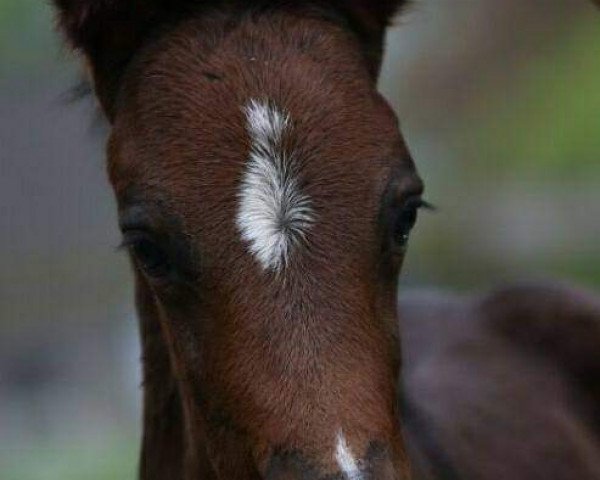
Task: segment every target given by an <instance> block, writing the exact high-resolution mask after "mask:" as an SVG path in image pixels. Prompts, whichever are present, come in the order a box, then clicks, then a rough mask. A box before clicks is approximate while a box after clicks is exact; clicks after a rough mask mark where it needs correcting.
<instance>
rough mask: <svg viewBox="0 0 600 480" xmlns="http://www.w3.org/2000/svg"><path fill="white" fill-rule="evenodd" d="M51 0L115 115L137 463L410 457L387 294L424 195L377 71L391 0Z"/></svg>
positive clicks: (362, 468)
mask: <svg viewBox="0 0 600 480" xmlns="http://www.w3.org/2000/svg"><path fill="white" fill-rule="evenodd" d="M55 4H56V6H57V7H58V12H59V21H60V25H61V28H62V29H63V31H64V32H66V35H67V38H68V39H69V40H70V42H71V44H72V46H73V47H74V48H75V49H77V50H78V51H79V52H81V53H82V54H83V56H84V59H85V62H86V64H87V66H88V68H89V71H90V75H91V78H92V81H93V85H94V90H95V94H96V97H97V98H98V101H99V104H100V106H101V108H102V110H103V112H104V113H105V116H106V118H107V120H108V122H109V123H110V138H109V140H108V145H107V170H108V176H109V179H110V182H111V184H112V187H113V190H114V192H115V195H116V199H117V205H118V214H119V224H120V229H121V231H122V234H123V245H124V247H125V248H127V249H128V251H129V252H130V253H131V258H132V265H133V270H134V276H135V283H136V297H137V305H138V310H139V318H140V331H141V338H142V351H143V353H142V355H143V384H144V413H143V416H144V433H143V441H142V442H143V445H142V453H141V468H140V469H141V473H140V475H141V478H143V479H145V480H151V479H161V480H164V479H176V478H186V479H199V478H201V479H217V478H218V479H237V480H243V479H258V478H264V479H274V480H283V479H292V478H294V479H300V478H310V479H336V478H339V479H341V478H353V479H359V478H360V479H367V478H377V479H381V480H383V479H387V480H392V479H400V478H407V477H408V469H409V467H408V459H407V457H406V448H405V445H404V440H403V438H402V431H401V428H400V419H399V415H398V406H397V402H396V393H397V390H398V378H399V366H400V348H399V342H398V334H397V329H396V323H397V322H396V311H395V310H396V305H395V299H396V285H397V277H398V271H399V268H400V265H401V263H402V258H403V256H404V252H405V248H406V245H407V242H408V239H409V234H410V231H411V229H412V227H413V225H414V223H415V220H416V217H417V211H418V210H419V208H421V207H423V206H425V205H426V203H425V202H424V200H423V198H422V194H423V183H422V181H421V179H420V178H419V176H418V174H417V171H416V168H415V166H414V163H413V160H412V158H411V156H410V154H409V151H408V149H407V147H406V145H405V143H404V141H403V139H402V136H401V134H400V131H399V127H398V122H397V119H396V116H395V114H394V112H393V111H392V109H391V108H390V107H389V105H388V104H387V103H386V101H385V100H384V99H383V97H382V96H381V95H380V94H379V93H378V91H377V88H376V81H377V76H378V72H379V69H380V64H381V56H382V52H383V37H384V34H385V30H386V27H387V25H388V23H389V21H390V20H391V18H392V15H393V14H394V13H396V11H398V10H399V9H400V8H401V7H402V6H403V4H404V2H403V1H400V0H395V1H377V2H371V1H366V0H354V1H347V0H331V1H318V2H316V1H297V2H290V1H240V0H231V1H216V0H215V1H191V0H179V1H177V0H175V1H171V2H164V1H162V0H147V1H144V2H141V1H135V0H120V1H117V0H56V1H55Z"/></svg>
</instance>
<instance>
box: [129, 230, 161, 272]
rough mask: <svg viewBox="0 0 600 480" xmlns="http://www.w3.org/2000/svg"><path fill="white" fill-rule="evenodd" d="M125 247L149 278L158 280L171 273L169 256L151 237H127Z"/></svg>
mask: <svg viewBox="0 0 600 480" xmlns="http://www.w3.org/2000/svg"><path fill="white" fill-rule="evenodd" d="M124 245H125V246H126V247H127V248H129V251H130V252H131V254H132V255H133V257H134V259H135V261H136V262H137V263H138V264H139V266H140V267H141V268H142V270H144V272H145V273H146V274H147V275H148V276H150V277H153V278H158V277H164V276H165V275H166V274H168V273H169V271H170V268H171V267H170V262H169V256H168V255H167V253H166V251H165V250H164V249H163V248H162V247H161V246H160V245H159V244H158V242H156V240H154V239H153V238H152V237H150V236H149V235H147V234H144V233H133V234H130V235H125V241H124Z"/></svg>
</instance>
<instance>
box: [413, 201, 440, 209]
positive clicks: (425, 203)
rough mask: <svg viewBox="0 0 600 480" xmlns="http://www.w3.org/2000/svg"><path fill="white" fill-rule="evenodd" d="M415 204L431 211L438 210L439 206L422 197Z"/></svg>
mask: <svg viewBox="0 0 600 480" xmlns="http://www.w3.org/2000/svg"><path fill="white" fill-rule="evenodd" d="M415 206H416V207H417V208H419V209H422V210H427V211H429V212H437V211H438V207H437V206H435V205H434V204H433V203H430V202H428V201H427V200H423V199H422V198H420V199H419V201H418V203H417V204H416V205H415Z"/></svg>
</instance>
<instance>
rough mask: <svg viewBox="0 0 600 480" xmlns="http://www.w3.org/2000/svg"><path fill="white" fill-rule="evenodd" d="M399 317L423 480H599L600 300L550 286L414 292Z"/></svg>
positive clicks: (408, 426)
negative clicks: (470, 292) (469, 292)
mask: <svg viewBox="0 0 600 480" xmlns="http://www.w3.org/2000/svg"><path fill="white" fill-rule="evenodd" d="M398 308H399V317H400V323H401V331H402V347H403V379H402V388H401V392H402V395H401V398H400V405H401V406H402V418H403V425H404V429H405V437H406V439H407V445H408V450H409V457H410V459H411V461H412V467H413V471H414V474H415V478H418V479H419V480H455V479H470V480H501V479H510V480H531V479H537V478H544V479H547V480H565V479H575V478H577V479H580V480H592V479H597V478H600V355H599V354H598V346H599V345H600V298H598V296H597V295H596V294H594V293H592V292H589V291H586V290H584V289H582V288H580V287H573V286H569V285H564V284H559V283H551V282H541V283H540V282H535V283H522V284H517V285H507V286H504V287H498V288H496V289H494V290H493V291H490V292H487V293H485V294H480V295H475V296H474V295H456V294H451V293H447V292H439V291H418V290H417V291H408V292H403V293H402V294H401V295H400V299H399V304H398Z"/></svg>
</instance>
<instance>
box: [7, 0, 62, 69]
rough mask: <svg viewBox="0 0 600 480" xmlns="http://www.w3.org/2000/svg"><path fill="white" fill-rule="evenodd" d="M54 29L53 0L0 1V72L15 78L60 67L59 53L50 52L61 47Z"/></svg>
mask: <svg viewBox="0 0 600 480" xmlns="http://www.w3.org/2000/svg"><path fill="white" fill-rule="evenodd" d="M53 26H54V22H53V19H52V12H51V9H50V0H0V58H1V59H2V62H1V63H0V71H6V72H7V73H9V74H14V73H16V72H17V71H21V72H22V71H23V70H25V71H26V70H30V69H35V70H39V69H41V68H48V65H51V64H53V63H56V62H57V60H58V56H57V55H56V53H55V52H56V50H53V49H51V48H48V46H49V45H55V44H57V43H58V39H57V35H56V34H55V31H54V27H53ZM24 33H25V34H24ZM49 54H50V56H49ZM63 68H64V67H63Z"/></svg>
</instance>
